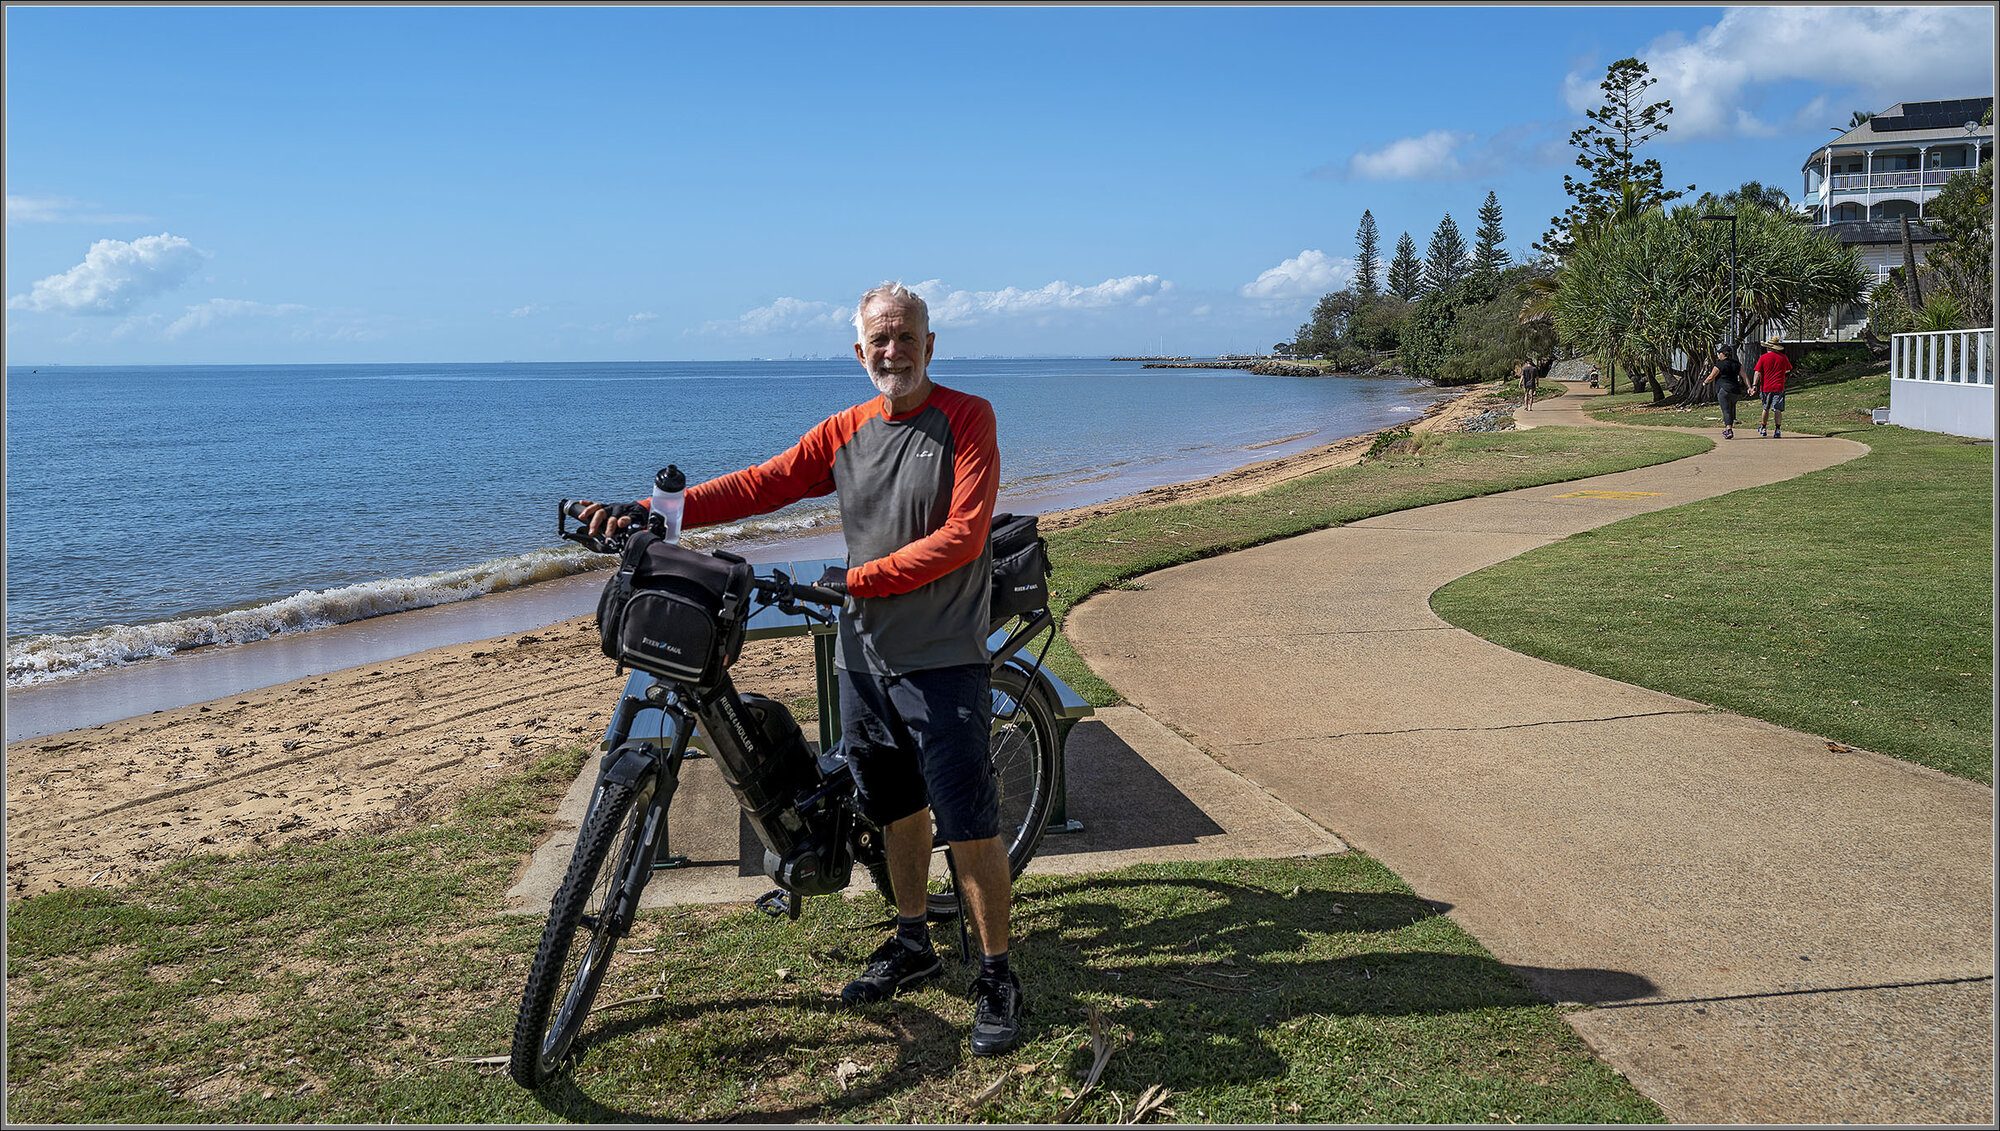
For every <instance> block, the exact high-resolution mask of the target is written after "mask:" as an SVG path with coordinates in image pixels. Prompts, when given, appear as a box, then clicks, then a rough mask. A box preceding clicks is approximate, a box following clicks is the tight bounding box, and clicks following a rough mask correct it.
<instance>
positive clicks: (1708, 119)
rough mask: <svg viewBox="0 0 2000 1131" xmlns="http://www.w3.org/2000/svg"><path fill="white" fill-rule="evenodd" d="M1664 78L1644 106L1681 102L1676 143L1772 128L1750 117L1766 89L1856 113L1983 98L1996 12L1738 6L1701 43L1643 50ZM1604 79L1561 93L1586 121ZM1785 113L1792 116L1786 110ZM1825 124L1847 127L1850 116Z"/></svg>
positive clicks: (1988, 88) (1585, 79)
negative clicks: (1836, 94)
mask: <svg viewBox="0 0 2000 1131" xmlns="http://www.w3.org/2000/svg"><path fill="white" fill-rule="evenodd" d="M1638 58H1640V59H1641V60H1643V61H1644V62H1645V63H1646V65H1647V67H1648V69H1649V73H1650V74H1651V75H1652V76H1653V77H1654V78H1656V79H1658V80H1659V82H1658V83H1657V84H1656V85H1655V86H1653V87H1652V88H1651V89H1650V90H1648V91H1647V92H1646V99H1647V101H1648V102H1649V103H1650V102H1656V101H1659V100H1660V99H1666V100H1668V101H1670V102H1672V103H1673V106H1674V113H1673V117H1672V118H1670V119H1669V120H1668V124H1669V126H1670V127H1671V129H1670V130H1669V132H1668V133H1667V135H1666V136H1667V138H1669V139H1673V138H1697V137H1712V136H1720V135H1729V134H1732V133H1749V134H1750V136H1762V135H1761V134H1759V133H1757V132H1756V131H1759V130H1763V129H1767V128H1768V127H1766V126H1764V123H1763V121H1762V120H1761V119H1760V118H1758V117H1756V116H1753V115H1747V114H1744V113H1742V111H1743V110H1744V108H1745V105H1746V103H1747V104H1750V105H1755V104H1756V103H1757V102H1758V101H1760V99H1761V97H1762V95H1763V92H1762V91H1761V90H1760V89H1758V88H1760V87H1764V86H1770V85H1775V84H1778V83H1788V82H1805V83H1810V84H1811V85H1812V86H1813V87H1814V88H1816V89H1820V90H1825V89H1828V88H1833V89H1837V90H1841V91H1846V92H1851V96H1852V98H1853V99H1854V100H1855V105H1853V106H1852V107H1849V108H1848V109H1854V110H1872V111H1878V112H1879V111H1882V110H1886V109H1888V108H1889V107H1890V106H1891V105H1892V104H1894V103H1896V102H1904V101H1921V100H1926V99H1939V98H1977V97H1979V96H1981V95H1984V94H1989V93H1991V92H1992V90H1993V9H1992V8H1991V7H1987V6H1983V5H1982V6H1976V7H1975V6H1970V5H1968V6H1958V7H1928V6H1926V7H1906V8H1886V7H1858V6H1857V7H1838V8H1793V7H1778V6H1773V7H1756V8H1731V9H1729V10H1728V11H1727V12H1725V13H1724V14H1723V17H1722V19H1721V20H1719V21H1717V22H1716V23H1715V24H1714V25H1712V26H1709V27H1705V28H1703V29H1701V30H1700V31H1699V32H1696V33H1695V35H1694V36H1693V38H1692V39H1688V38H1684V37H1682V36H1680V35H1673V36H1667V37H1662V38H1661V39H1658V40H1655V41H1654V42H1653V43H1652V44H1651V45H1649V46H1648V48H1647V49H1646V50H1644V51H1642V52H1639V53H1638ZM1603 77H1604V76H1603V72H1602V71H1599V72H1597V73H1595V74H1588V73H1585V74H1578V73H1572V74H1570V75H1569V76H1568V77H1567V79H1566V80H1565V81H1564V96H1565V98H1566V99H1567V101H1568V103H1569V106H1570V108H1571V109H1572V110H1575V111H1577V112H1578V113H1582V112H1583V111H1585V110H1588V109H1592V108H1594V107H1596V106H1597V105H1598V104H1600V103H1601V102H1602V101H1603V92H1602V91H1601V90H1599V89H1598V85H1597V84H1598V83H1599V82H1601V81H1603ZM1777 116H1778V117H1787V118H1789V117H1795V115H1794V114H1793V112H1792V111H1790V110H1784V111H1781V112H1780V113H1779V114H1778V115H1777ZM1832 118H1837V119H1838V120H1837V121H1835V120H1831V118H1824V119H1821V121H1820V124H1822V125H1829V126H1845V125H1846V124H1847V111H1846V110H1841V111H1839V112H1838V113H1836V114H1834V115H1832Z"/></svg>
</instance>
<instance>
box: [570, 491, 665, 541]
mask: <svg viewBox="0 0 2000 1131" xmlns="http://www.w3.org/2000/svg"><path fill="white" fill-rule="evenodd" d="M576 505H577V506H578V507H579V508H580V509H579V510H578V511H577V515H576V520H577V521H578V522H581V523H582V524H583V527H584V533H586V534H589V535H590V536H591V537H593V538H608V537H610V536H611V535H612V534H614V533H616V532H617V531H620V530H623V529H625V528H626V527H628V526H634V525H643V524H644V523H645V521H646V518H647V516H648V515H650V514H652V508H650V507H648V506H647V505H646V504H644V503H593V502H591V501H590V500H589V499H578V500H577V502H576Z"/></svg>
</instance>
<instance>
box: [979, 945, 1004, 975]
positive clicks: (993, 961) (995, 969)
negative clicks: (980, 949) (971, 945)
mask: <svg viewBox="0 0 2000 1131" xmlns="http://www.w3.org/2000/svg"><path fill="white" fill-rule="evenodd" d="M979 976H980V977H982V978H993V979H995V980H998V981H1005V980H1006V978H1007V952H1006V951H1004V950H1003V951H1001V952H1000V953H999V954H982V955H980V956H979Z"/></svg>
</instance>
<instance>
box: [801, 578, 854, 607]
mask: <svg viewBox="0 0 2000 1131" xmlns="http://www.w3.org/2000/svg"><path fill="white" fill-rule="evenodd" d="M792 596H794V597H797V598H799V599H800V600H802V601H811V602H812V603H813V604H815V605H829V606H831V607H833V608H836V609H837V608H839V607H841V606H842V605H845V604H846V603H847V594H845V593H841V592H838V591H836V590H832V589H823V588H821V587H820V586H817V585H807V584H806V583H805V582H803V581H794V582H792Z"/></svg>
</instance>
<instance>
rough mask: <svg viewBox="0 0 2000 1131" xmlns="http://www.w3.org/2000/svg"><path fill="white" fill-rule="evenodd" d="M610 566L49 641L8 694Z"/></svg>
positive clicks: (538, 556)
mask: <svg viewBox="0 0 2000 1131" xmlns="http://www.w3.org/2000/svg"><path fill="white" fill-rule="evenodd" d="M608 560H609V559H607V558H606V557H605V556H604V555H601V554H593V553H590V552H589V551H587V550H585V549H583V548H582V547H580V546H565V547H559V548H551V549H544V550H533V551H530V552H528V553H525V554H517V555H515V556H513V557H508V558H499V559H496V560H494V561H489V562H482V563H480V564H479V565H476V566H468V567H466V568H463V569H452V570H444V571H441V572H438V573H430V574H425V575H423V576H422V577H392V578H388V579H385V580H382V581H369V582H364V583H362V584H359V585H346V586H342V587H340V588H338V589H319V590H314V589H307V590H304V591H302V592H299V593H296V594H294V595H292V596H290V597H286V598H284V599H283V600H280V601H272V602H269V603H267V604H262V605H253V606H251V607H249V608H242V609H230V610H227V611H224V612H219V613H210V614H205V615H201V616H192V617H182V618H180V619H178V620H170V621H156V622H154V623H151V624H114V625H107V626H106V627H104V628H100V629H96V630H93V631H91V632H85V633H78V634H76V635H69V636H66V635H58V634H54V633H45V634H42V635H38V636H29V637H26V638H24V639H22V640H19V641H10V642H9V643H8V645H7V686H8V687H9V688H16V687H31V686H34V685H35V684H38V683H48V682H51V681H53V680H58V679H67V678H69V677H71V676H77V675H82V674H84V673H85V672H91V671H96V670H98V669H100V668H109V667H118V666H121V665H124V664H130V663H136V662H139V661H144V660H155V659H160V658H162V657H166V656H171V655H174V654H175V653H177V652H186V651H188V650H190V649H194V648H207V647H213V646H227V645H231V644H248V643H250V642H252V641H256V640H267V639H269V638H271V637H273V636H280V635H284V634H287V633H297V632H310V631H312V630H313V629H317V628H329V627H331V626H333V625H336V624H347V623H349V622H352V621H358V620H367V619H369V618H370V617H379V616H383V615H386V614H388V613H403V612H409V611H410V610H412V609H423V608H429V607H431V606H433V605H449V604H452V603H454V602H458V601H468V600H471V599H472V598H474V597H483V596H485V595H486V594H488V593H498V592H501V591H503V590H507V589H516V588H519V587H520V586H523V585H529V584H533V583H534V582H537V581H549V580H553V579H555V578H558V577H567V576H569V575H570V574H573V573H581V572H583V571H585V570H590V569H601V568H603V567H604V565H605V564H606V562H607V561H608Z"/></svg>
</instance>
